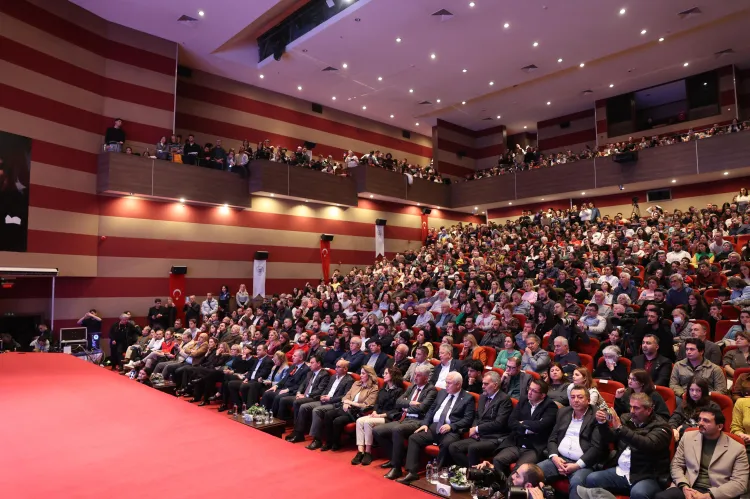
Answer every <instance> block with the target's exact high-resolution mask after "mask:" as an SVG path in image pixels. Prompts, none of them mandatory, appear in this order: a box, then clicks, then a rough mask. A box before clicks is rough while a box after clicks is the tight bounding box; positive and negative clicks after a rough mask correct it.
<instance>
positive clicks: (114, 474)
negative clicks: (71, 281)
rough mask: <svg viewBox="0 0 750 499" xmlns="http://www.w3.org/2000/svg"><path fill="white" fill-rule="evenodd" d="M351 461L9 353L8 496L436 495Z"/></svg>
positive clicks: (47, 357)
mask: <svg viewBox="0 0 750 499" xmlns="http://www.w3.org/2000/svg"><path fill="white" fill-rule="evenodd" d="M214 407H215V406H214ZM353 455H354V451H353V449H350V450H347V451H342V452H336V453H331V452H327V453H321V452H319V451H316V452H311V451H308V450H306V449H305V448H304V444H296V445H294V444H290V443H288V442H285V441H283V440H280V439H277V438H275V437H272V436H269V435H266V434H263V433H261V432H259V431H256V430H254V429H252V428H249V427H245V426H243V425H240V424H238V423H236V422H234V421H232V420H231V419H229V418H227V417H226V416H225V415H224V414H218V413H217V412H216V411H215V410H213V409H211V410H209V409H207V408H200V407H197V406H196V405H194V404H190V403H188V402H185V401H184V400H181V399H177V398H174V397H172V396H170V395H165V394H163V393H160V392H158V391H156V390H153V389H151V388H147V387H144V386H142V385H139V384H137V383H136V382H135V381H131V380H130V379H128V378H126V377H124V376H120V375H117V374H115V373H112V372H110V371H109V370H105V369H103V368H101V367H96V366H94V365H92V364H89V363H87V362H84V361H83V360H80V359H77V358H73V357H70V356H68V355H63V354H31V353H30V354H3V355H0V495H2V497H5V498H9V499H19V498H23V499H26V498H29V499H30V498H45V499H49V498H51V497H64V498H66V499H67V498H97V499H101V498H102V497H104V498H107V499H117V498H127V499H131V498H134V497H135V498H139V499H150V498H159V499H165V498H173V497H174V498H177V497H179V498H192V497H195V498H201V499H205V498H206V497H252V498H256V497H257V498H269V499H275V498H278V497H293V496H298V497H304V498H305V499H310V498H317V497H320V498H323V497H325V498H331V497H356V498H357V499H362V498H383V499H386V498H387V499H392V498H393V497H399V498H406V499H410V498H415V499H420V498H425V497H428V494H425V493H424V492H421V491H419V490H417V489H414V488H412V487H407V486H405V485H401V484H397V483H394V482H391V481H389V480H386V479H385V478H383V477H382V475H383V472H384V471H386V470H381V469H380V468H378V467H377V466H376V465H377V464H379V463H380V462H382V461H376V462H375V463H373V465H371V466H368V467H362V466H357V467H354V466H351V465H350V464H349V460H350V459H351V458H352V457H353Z"/></svg>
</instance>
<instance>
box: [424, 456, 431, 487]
mask: <svg viewBox="0 0 750 499" xmlns="http://www.w3.org/2000/svg"><path fill="white" fill-rule="evenodd" d="M425 478H426V479H427V481H428V482H429V483H433V481H432V461H427V467H426V468H425Z"/></svg>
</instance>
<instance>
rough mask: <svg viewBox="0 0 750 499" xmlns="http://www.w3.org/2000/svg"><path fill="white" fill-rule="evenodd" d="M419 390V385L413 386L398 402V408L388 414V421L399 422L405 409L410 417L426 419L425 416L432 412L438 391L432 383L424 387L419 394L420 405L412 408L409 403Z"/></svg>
mask: <svg viewBox="0 0 750 499" xmlns="http://www.w3.org/2000/svg"><path fill="white" fill-rule="evenodd" d="M417 388H418V386H417V385H411V386H410V387H409V389H408V390H406V392H404V394H403V395H402V396H401V397H400V398H399V399H398V400H397V401H396V406H395V407H394V408H393V410H391V411H389V412H388V419H390V420H391V421H398V420H399V419H400V418H401V413H402V412H403V410H404V409H406V414H407V416H409V417H414V418H415V419H422V418H424V415H425V414H427V411H429V410H430V407H431V406H432V404H433V402H435V397H437V389H436V388H435V385H433V384H432V383H427V384H426V385H424V386H423V387H422V390H421V391H420V392H419V398H418V399H417V401H418V402H420V403H419V404H418V405H414V406H412V405H410V404H409V402H411V398H412V396H413V395H414V391H415V390H416V389H417Z"/></svg>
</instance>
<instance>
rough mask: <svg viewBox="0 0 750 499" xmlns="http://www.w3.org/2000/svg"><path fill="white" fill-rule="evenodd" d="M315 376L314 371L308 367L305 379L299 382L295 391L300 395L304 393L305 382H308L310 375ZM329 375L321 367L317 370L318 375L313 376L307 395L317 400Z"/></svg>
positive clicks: (326, 384) (305, 389) (305, 388)
mask: <svg viewBox="0 0 750 499" xmlns="http://www.w3.org/2000/svg"><path fill="white" fill-rule="evenodd" d="M313 376H315V373H314V372H312V371H311V370H309V369H308V371H307V376H305V380H304V381H303V382H302V383H300V385H299V388H298V389H297V393H299V394H300V395H304V394H305V392H306V391H307V384H308V383H309V382H310V380H311V379H312V377H313ZM330 377H331V375H330V374H328V370H327V369H321V370H320V371H318V375H317V376H316V377H315V381H314V382H313V384H312V389H311V390H310V394H309V395H308V397H310V398H312V399H315V400H318V399H319V398H320V396H321V395H323V390H325V388H326V386H328V380H329V379H330Z"/></svg>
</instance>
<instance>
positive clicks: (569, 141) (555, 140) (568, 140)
mask: <svg viewBox="0 0 750 499" xmlns="http://www.w3.org/2000/svg"><path fill="white" fill-rule="evenodd" d="M594 141H596V130H594V129H593V128H591V129H589V130H580V131H578V132H573V133H567V134H565V135H558V136H557V137H550V138H548V139H539V150H540V151H546V150H548V149H557V148H558V147H567V146H572V145H576V144H581V143H583V142H594ZM574 152H577V151H574Z"/></svg>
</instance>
